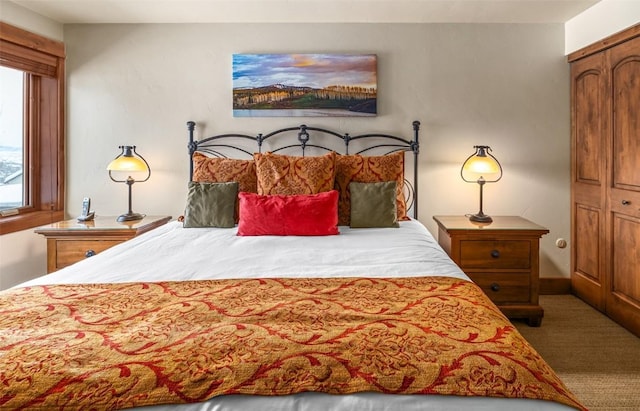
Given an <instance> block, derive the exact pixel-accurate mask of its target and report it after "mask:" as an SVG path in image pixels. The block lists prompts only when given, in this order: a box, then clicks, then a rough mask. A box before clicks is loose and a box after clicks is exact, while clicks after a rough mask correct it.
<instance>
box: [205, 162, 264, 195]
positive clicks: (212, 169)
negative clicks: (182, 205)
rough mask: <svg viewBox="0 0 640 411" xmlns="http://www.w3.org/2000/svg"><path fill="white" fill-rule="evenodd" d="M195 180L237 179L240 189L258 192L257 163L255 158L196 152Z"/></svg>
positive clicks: (222, 180) (219, 180)
mask: <svg viewBox="0 0 640 411" xmlns="http://www.w3.org/2000/svg"><path fill="white" fill-rule="evenodd" d="M193 181H198V182H209V183H228V182H231V181H237V182H238V186H239V187H238V190H239V191H246V192H248V193H257V192H258V179H257V177H256V163H255V162H254V161H253V160H237V159H233V158H220V157H207V156H206V155H204V154H202V153H194V154H193Z"/></svg>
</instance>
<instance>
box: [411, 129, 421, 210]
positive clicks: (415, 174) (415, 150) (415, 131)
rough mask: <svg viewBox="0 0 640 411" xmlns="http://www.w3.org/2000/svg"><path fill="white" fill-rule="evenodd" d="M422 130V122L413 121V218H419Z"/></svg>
mask: <svg viewBox="0 0 640 411" xmlns="http://www.w3.org/2000/svg"><path fill="white" fill-rule="evenodd" d="M419 131H420V122H419V121H418V120H416V121H414V122H413V141H412V142H411V150H412V151H413V184H414V190H415V193H416V195H415V197H416V198H414V200H413V218H415V219H416V220H417V219H418V154H420V142H419V141H418V134H419V133H418V132H419Z"/></svg>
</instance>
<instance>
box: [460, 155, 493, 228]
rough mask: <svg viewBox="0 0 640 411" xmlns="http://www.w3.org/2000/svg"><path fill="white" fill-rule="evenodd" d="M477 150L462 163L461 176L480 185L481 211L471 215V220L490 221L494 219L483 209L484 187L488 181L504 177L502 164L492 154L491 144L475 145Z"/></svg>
mask: <svg viewBox="0 0 640 411" xmlns="http://www.w3.org/2000/svg"><path fill="white" fill-rule="evenodd" d="M473 148H474V149H475V152H474V153H473V154H471V155H470V156H469V157H468V158H467V159H466V160H465V161H464V163H463V164H462V168H461V169H460V176H461V177H462V179H463V180H464V181H466V182H467V183H478V185H479V186H480V211H478V213H476V214H471V215H469V220H471V221H475V222H479V223H490V222H492V221H493V219H492V218H491V217H490V216H488V215H486V214H485V213H484V212H483V211H482V189H483V187H484V185H485V184H486V183H495V182H496V181H498V180H500V179H501V178H502V166H501V165H500V163H499V162H498V160H497V159H496V158H495V157H494V156H493V155H491V147H489V146H473Z"/></svg>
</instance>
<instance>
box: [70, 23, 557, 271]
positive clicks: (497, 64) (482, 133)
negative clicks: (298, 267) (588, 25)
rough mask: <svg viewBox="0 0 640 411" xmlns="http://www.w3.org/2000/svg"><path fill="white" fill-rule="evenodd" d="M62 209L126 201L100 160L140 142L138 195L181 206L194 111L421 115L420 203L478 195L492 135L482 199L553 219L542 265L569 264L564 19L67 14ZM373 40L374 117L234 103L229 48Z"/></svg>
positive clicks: (489, 206)
mask: <svg viewBox="0 0 640 411" xmlns="http://www.w3.org/2000/svg"><path fill="white" fill-rule="evenodd" d="M64 36H65V43H66V46H67V54H68V58H67V70H68V82H67V86H68V94H67V96H68V122H67V127H68V134H67V138H68V144H67V147H68V151H67V156H68V173H67V183H68V195H67V204H68V211H69V213H70V214H71V215H76V214H78V213H79V211H80V208H79V207H80V200H81V199H82V197H83V196H90V197H91V198H92V201H93V204H94V208H95V210H96V212H97V213H99V214H103V215H105V214H118V213H120V212H123V211H125V208H126V201H127V198H126V187H125V186H124V185H123V184H115V183H112V182H111V181H110V180H109V178H108V176H107V173H106V171H105V167H106V164H107V163H108V162H109V161H110V160H111V159H112V158H113V156H115V155H116V154H117V146H118V145H121V144H135V145H137V146H138V148H139V151H140V152H141V153H142V154H143V155H144V156H145V157H146V158H147V160H148V161H149V163H150V164H151V167H152V169H153V174H152V177H151V179H150V180H149V181H148V182H146V183H144V184H137V185H134V187H133V189H134V210H135V211H138V212H145V213H153V214H163V213H167V214H171V215H173V216H177V215H179V214H180V213H181V212H182V210H183V208H184V198H185V195H186V182H187V179H188V175H187V172H188V171H187V155H186V147H185V145H186V136H187V134H186V127H185V122H186V121H187V120H195V121H197V122H198V123H199V126H200V128H199V129H198V130H199V132H200V133H203V134H204V135H209V134H214V133H219V132H228V131H237V132H247V133H257V132H262V131H268V130H271V129H274V128H279V127H282V126H289V125H292V124H294V125H295V124H300V123H302V122H305V123H307V124H311V125H315V124H320V125H325V126H328V127H331V128H335V129H338V130H341V131H349V132H364V131H369V130H385V131H389V132H401V133H405V134H406V135H407V136H410V135H411V122H412V121H413V120H420V121H421V122H422V140H421V143H422V144H421V155H420V162H421V173H420V178H421V184H420V190H421V192H420V210H419V213H420V219H421V221H423V222H424V223H425V224H426V225H427V226H428V228H429V229H430V230H431V231H432V232H435V225H434V223H433V220H432V219H431V216H432V215H434V214H451V213H453V214H463V213H468V212H475V211H477V208H478V186H477V185H475V184H467V183H464V182H463V181H462V180H461V179H460V177H459V167H460V165H461V163H462V161H463V160H464V159H465V158H466V156H468V155H469V154H470V152H471V151H472V150H473V145H474V144H488V145H491V146H492V147H493V149H494V153H495V155H496V156H497V157H498V158H499V159H500V160H501V161H502V163H503V166H504V170H505V175H504V178H503V179H502V180H501V181H500V183H498V184H494V185H489V186H487V188H486V190H485V193H486V201H485V211H486V212H487V213H489V214H494V215H497V214H515V215H522V216H525V217H528V218H530V219H532V220H534V221H536V222H538V223H539V224H542V225H545V226H547V227H548V228H549V229H550V230H551V233H550V234H549V235H548V236H546V237H545V238H544V239H543V246H542V250H543V253H542V254H543V256H542V270H541V272H542V273H543V275H545V276H564V277H567V276H568V269H569V252H568V249H564V250H560V249H558V248H556V247H555V246H554V241H555V239H556V238H558V237H563V238H566V239H568V238H569V77H568V69H569V68H568V65H567V63H566V61H565V58H564V28H563V25H562V24H523V25H508V24H493V25H492V24H304V25H303V24H253V25H241V24H194V25H183V24H170V25H67V26H65V33H64ZM240 52H251V53H255V52H260V53H280V52H282V53H294V52H303V53H304V52H329V53H375V54H377V55H378V74H379V78H378V88H379V96H378V98H379V115H378V116H377V117H376V118H364V119H362V118H359V119H358V118H324V119H319V118H315V119H314V118H304V119H301V118H252V119H247V118H233V116H232V111H231V55H232V54H233V53H240Z"/></svg>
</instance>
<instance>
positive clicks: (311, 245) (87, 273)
mask: <svg viewBox="0 0 640 411" xmlns="http://www.w3.org/2000/svg"><path fill="white" fill-rule="evenodd" d="M423 276H447V277H453V278H458V279H462V280H468V281H470V280H469V279H468V277H467V276H466V275H465V274H464V273H463V272H462V271H461V270H460V268H459V267H457V266H456V265H455V264H454V263H453V262H452V261H451V259H449V257H448V256H447V255H446V254H445V253H444V252H443V250H442V249H441V248H440V246H439V245H438V244H437V242H436V241H435V239H434V238H433V237H432V236H431V234H430V233H429V232H428V230H427V229H426V228H425V227H424V226H423V225H422V224H421V223H420V222H418V221H416V220H411V221H402V222H400V228H398V229H393V228H370V229H351V228H349V227H344V226H341V227H340V235H337V236H326V237H295V236H290V237H274V236H260V237H241V236H237V235H236V229H217V228H191V229H185V228H183V227H182V224H181V223H179V222H175V221H174V222H170V223H168V224H166V225H165V226H162V227H160V228H158V229H156V230H153V231H151V232H148V233H145V234H143V235H141V236H138V237H136V238H134V239H132V240H130V241H127V242H125V243H122V244H120V245H117V246H115V247H113V248H111V249H108V250H106V251H104V252H102V253H100V254H98V255H96V256H94V257H92V258H90V259H86V260H83V261H81V262H79V263H77V264H74V265H72V266H69V267H66V268H64V269H62V270H60V271H57V272H54V273H51V274H48V275H45V276H42V277H39V278H36V279H34V280H31V281H28V282H26V283H23V284H21V285H19V286H17V287H24V286H34V285H45V284H84V283H127V282H158V281H186V280H221V279H237V278H307V277H321V278H328V277H367V278H369V277H373V278H376V277H378V278H392V277H423ZM144 408H145V409H150V410H246V409H252V408H253V409H260V410H300V411H302V410H338V411H340V410H355V409H357V410H372V411H373V410H414V409H415V410H460V409H470V410H513V409H518V410H561V409H571V408H569V407H567V406H565V405H562V404H558V403H554V402H550V401H542V400H530V399H506V398H488V397H460V396H445V395H394V394H381V393H375V392H362V393H356V394H349V395H331V394H323V393H314V392H304V393H299V394H294V395H280V396H253V395H226V396H219V397H214V398H213V399H211V400H209V401H206V402H202V403H192V404H184V405H166V406H150V407H144Z"/></svg>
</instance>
